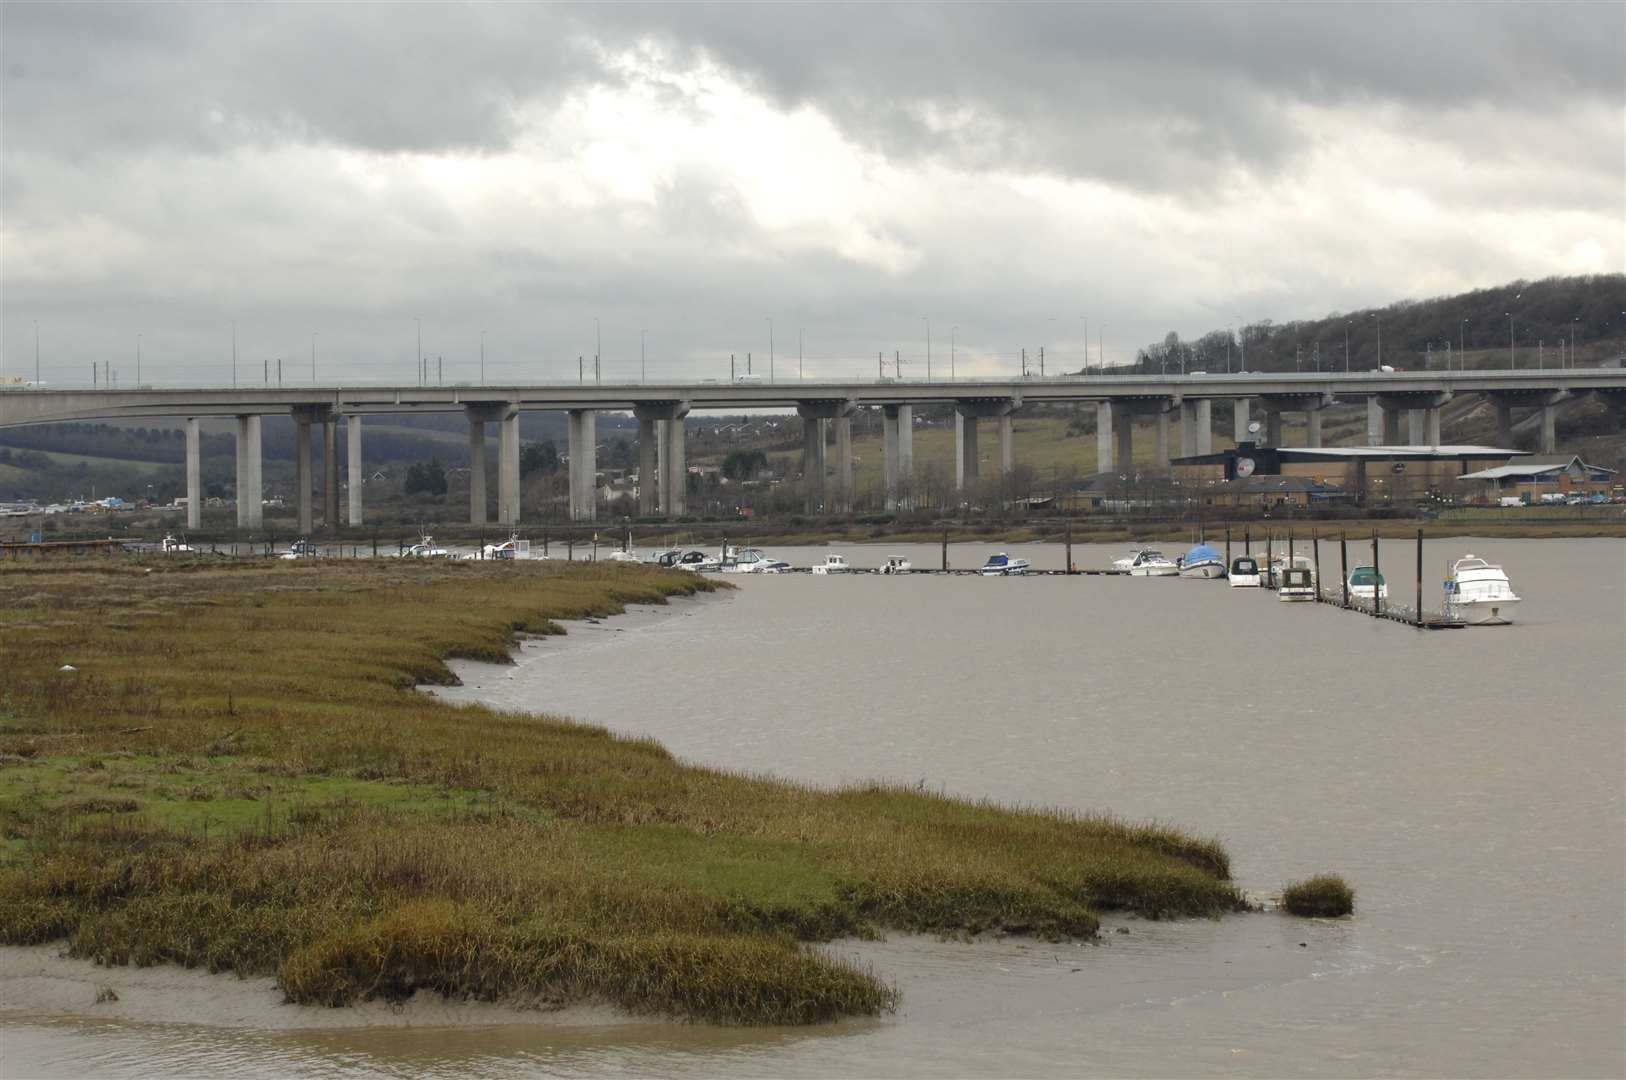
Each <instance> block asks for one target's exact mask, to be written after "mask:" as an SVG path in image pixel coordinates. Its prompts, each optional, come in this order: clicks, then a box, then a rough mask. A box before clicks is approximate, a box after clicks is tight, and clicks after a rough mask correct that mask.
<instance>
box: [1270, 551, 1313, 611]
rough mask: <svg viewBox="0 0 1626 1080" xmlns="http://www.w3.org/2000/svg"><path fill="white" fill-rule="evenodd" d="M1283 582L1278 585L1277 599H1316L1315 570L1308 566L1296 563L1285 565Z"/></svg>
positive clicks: (1296, 561)
mask: <svg viewBox="0 0 1626 1080" xmlns="http://www.w3.org/2000/svg"><path fill="white" fill-rule="evenodd" d="M1281 574H1282V576H1281V584H1280V585H1278V586H1277V587H1276V599H1278V600H1286V601H1289V602H1291V601H1304V600H1314V599H1315V571H1314V570H1311V569H1310V568H1309V567H1308V566H1300V565H1298V560H1294V565H1292V566H1288V567H1284V568H1283V569H1282V572H1281Z"/></svg>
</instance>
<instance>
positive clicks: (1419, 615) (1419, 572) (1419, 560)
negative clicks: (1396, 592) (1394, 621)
mask: <svg viewBox="0 0 1626 1080" xmlns="http://www.w3.org/2000/svg"><path fill="white" fill-rule="evenodd" d="M1422 625H1423V530H1422V529H1418V530H1417V626H1418V628H1419V629H1421V628H1422Z"/></svg>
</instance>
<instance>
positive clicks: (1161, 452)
mask: <svg viewBox="0 0 1626 1080" xmlns="http://www.w3.org/2000/svg"><path fill="white" fill-rule="evenodd" d="M1157 467H1158V468H1160V469H1167V468H1168V467H1169V410H1168V409H1159V410H1158V411H1157Z"/></svg>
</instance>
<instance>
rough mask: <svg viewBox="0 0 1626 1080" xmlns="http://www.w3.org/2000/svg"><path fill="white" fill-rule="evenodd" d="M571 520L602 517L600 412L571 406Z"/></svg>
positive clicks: (569, 417)
mask: <svg viewBox="0 0 1626 1080" xmlns="http://www.w3.org/2000/svg"><path fill="white" fill-rule="evenodd" d="M566 415H567V417H568V421H569V424H568V430H569V436H570V520H572V521H592V520H594V519H595V518H596V517H597V516H598V413H597V412H595V411H594V410H592V409H571V410H570V411H569V412H568V413H567V414H566Z"/></svg>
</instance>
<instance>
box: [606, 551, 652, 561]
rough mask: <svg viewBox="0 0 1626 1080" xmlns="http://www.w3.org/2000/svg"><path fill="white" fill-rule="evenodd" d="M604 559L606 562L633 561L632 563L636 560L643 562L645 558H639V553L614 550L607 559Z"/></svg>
mask: <svg viewBox="0 0 1626 1080" xmlns="http://www.w3.org/2000/svg"><path fill="white" fill-rule="evenodd" d="M604 561H605V562H632V563H635V562H642V561H643V560H641V559H639V558H638V556H637V555H635V554H633V553H632V552H630V551H612V552H610V555H609V558H607V559H605V560H604Z"/></svg>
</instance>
